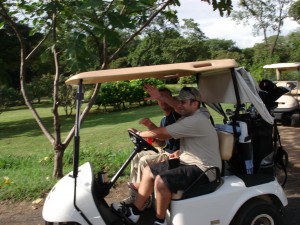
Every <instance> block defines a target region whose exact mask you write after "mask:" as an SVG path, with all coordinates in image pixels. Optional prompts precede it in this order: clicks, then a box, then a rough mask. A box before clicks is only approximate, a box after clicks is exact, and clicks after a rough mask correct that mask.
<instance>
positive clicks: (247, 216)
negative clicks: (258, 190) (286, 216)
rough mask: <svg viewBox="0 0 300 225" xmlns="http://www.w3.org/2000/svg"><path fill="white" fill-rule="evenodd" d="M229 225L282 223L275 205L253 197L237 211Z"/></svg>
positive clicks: (273, 224) (270, 224)
mask: <svg viewBox="0 0 300 225" xmlns="http://www.w3.org/2000/svg"><path fill="white" fill-rule="evenodd" d="M230 225H283V217H282V215H281V213H280V211H279V210H278V208H277V207H276V206H275V205H271V204H270V203H268V202H266V201H263V200H259V199H254V200H252V201H251V202H248V203H246V205H244V206H243V207H242V208H241V209H240V210H239V211H238V212H237V214H236V216H235V217H234V219H233V221H232V222H231V223H230Z"/></svg>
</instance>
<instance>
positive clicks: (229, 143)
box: [217, 131, 234, 161]
mask: <svg viewBox="0 0 300 225" xmlns="http://www.w3.org/2000/svg"><path fill="white" fill-rule="evenodd" d="M217 134H218V139H219V149H220V154H221V159H222V160H223V161H228V160H230V159H231V157H232V153H233V147H234V136H233V134H231V133H228V132H224V131H217Z"/></svg>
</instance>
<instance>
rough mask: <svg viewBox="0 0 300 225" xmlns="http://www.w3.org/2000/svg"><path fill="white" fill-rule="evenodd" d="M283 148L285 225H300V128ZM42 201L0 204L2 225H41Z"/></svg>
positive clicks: (122, 191)
mask: <svg viewBox="0 0 300 225" xmlns="http://www.w3.org/2000/svg"><path fill="white" fill-rule="evenodd" d="M279 130H280V135H281V140H282V144H283V146H284V148H285V150H287V152H288V154H289V162H290V164H289V167H288V180H287V183H286V185H285V187H284V191H285V193H286V195H287V197H288V201H289V204H288V206H287V207H286V208H285V210H284V217H285V220H284V221H286V225H300V213H299V206H300V189H299V187H300V128H291V127H279ZM125 196H127V188H126V184H125V183H121V184H119V185H117V187H116V188H115V189H113V190H112V191H111V193H110V194H109V196H108V197H107V198H106V200H107V202H108V203H111V202H115V201H119V200H121V199H123V198H124V197H125ZM42 208H43V201H41V202H39V203H35V204H33V203H32V202H17V203H12V202H9V201H4V202H0V225H42V224H44V221H43V218H42Z"/></svg>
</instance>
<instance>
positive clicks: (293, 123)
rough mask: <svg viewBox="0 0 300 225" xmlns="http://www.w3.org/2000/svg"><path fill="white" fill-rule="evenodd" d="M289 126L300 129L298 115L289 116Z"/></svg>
mask: <svg viewBox="0 0 300 225" xmlns="http://www.w3.org/2000/svg"><path fill="white" fill-rule="evenodd" d="M291 126H292V127H300V113H294V114H293V115H292V116H291Z"/></svg>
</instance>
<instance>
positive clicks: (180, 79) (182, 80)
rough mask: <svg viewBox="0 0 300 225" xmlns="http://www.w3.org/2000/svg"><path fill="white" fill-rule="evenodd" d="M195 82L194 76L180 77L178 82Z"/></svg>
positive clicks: (182, 83) (181, 83)
mask: <svg viewBox="0 0 300 225" xmlns="http://www.w3.org/2000/svg"><path fill="white" fill-rule="evenodd" d="M194 83H196V76H186V77H180V78H179V81H178V84H180V85H184V84H194Z"/></svg>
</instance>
